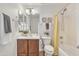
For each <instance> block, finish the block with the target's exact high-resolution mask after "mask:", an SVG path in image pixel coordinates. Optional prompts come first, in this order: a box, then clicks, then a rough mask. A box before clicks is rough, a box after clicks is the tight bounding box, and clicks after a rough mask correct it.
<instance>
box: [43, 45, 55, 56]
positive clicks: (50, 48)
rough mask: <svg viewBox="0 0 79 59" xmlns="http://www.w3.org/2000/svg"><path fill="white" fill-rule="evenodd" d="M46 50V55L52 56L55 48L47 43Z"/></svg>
mask: <svg viewBox="0 0 79 59" xmlns="http://www.w3.org/2000/svg"><path fill="white" fill-rule="evenodd" d="M44 51H45V56H52V55H53V52H54V49H53V47H52V46H51V45H45V47H44Z"/></svg>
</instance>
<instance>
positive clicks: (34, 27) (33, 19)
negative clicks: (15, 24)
mask: <svg viewBox="0 0 79 59" xmlns="http://www.w3.org/2000/svg"><path fill="white" fill-rule="evenodd" d="M29 18H30V31H31V33H36V34H38V23H39V20H40V15H39V14H35V15H30V17H29Z"/></svg>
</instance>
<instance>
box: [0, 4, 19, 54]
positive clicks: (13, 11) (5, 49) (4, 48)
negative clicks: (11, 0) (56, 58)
mask: <svg viewBox="0 0 79 59" xmlns="http://www.w3.org/2000/svg"><path fill="white" fill-rule="evenodd" d="M18 10H19V7H17V8H16V5H15V4H14V5H13V4H0V12H1V13H5V14H7V15H8V16H10V20H11V29H12V32H11V33H8V34H5V35H4V36H3V38H2V39H1V38H0V40H2V41H3V43H5V42H7V44H5V45H3V44H2V42H0V43H1V44H2V45H0V55H16V39H15V37H14V35H15V33H16V30H17V26H16V21H17V18H16V16H17V15H18V14H17V13H18ZM2 34H3V33H1V34H0V35H2Z"/></svg>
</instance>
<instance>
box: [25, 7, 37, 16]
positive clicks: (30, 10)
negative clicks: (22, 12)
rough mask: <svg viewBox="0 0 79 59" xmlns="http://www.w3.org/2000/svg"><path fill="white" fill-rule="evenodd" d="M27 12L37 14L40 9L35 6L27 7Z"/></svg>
mask: <svg viewBox="0 0 79 59" xmlns="http://www.w3.org/2000/svg"><path fill="white" fill-rule="evenodd" d="M26 14H27V15H35V14H38V11H37V10H36V9H34V8H27V9H26Z"/></svg>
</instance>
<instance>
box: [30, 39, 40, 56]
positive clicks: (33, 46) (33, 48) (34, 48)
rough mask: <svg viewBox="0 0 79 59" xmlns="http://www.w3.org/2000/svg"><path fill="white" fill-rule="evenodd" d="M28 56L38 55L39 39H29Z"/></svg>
mask: <svg viewBox="0 0 79 59" xmlns="http://www.w3.org/2000/svg"><path fill="white" fill-rule="evenodd" d="M29 56H39V40H38V39H31V40H29Z"/></svg>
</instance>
